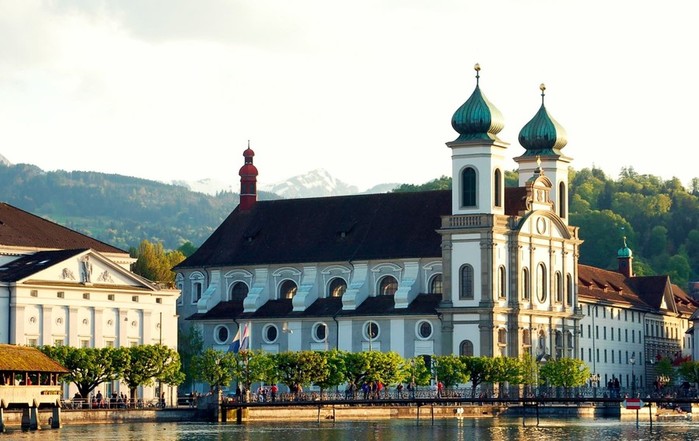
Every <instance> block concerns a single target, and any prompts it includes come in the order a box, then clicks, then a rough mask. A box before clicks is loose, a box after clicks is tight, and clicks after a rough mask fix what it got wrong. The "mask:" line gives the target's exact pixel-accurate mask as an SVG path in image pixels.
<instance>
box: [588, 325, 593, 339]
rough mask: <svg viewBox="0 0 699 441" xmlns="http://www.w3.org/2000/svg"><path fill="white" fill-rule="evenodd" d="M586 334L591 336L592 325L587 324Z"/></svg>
mask: <svg viewBox="0 0 699 441" xmlns="http://www.w3.org/2000/svg"><path fill="white" fill-rule="evenodd" d="M587 335H589V336H590V337H592V325H587Z"/></svg>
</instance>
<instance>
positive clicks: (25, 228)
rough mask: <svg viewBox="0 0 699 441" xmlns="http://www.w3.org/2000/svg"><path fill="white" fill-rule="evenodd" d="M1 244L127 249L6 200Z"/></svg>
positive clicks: (1, 209) (0, 211)
mask: <svg viewBox="0 0 699 441" xmlns="http://www.w3.org/2000/svg"><path fill="white" fill-rule="evenodd" d="M0 246H10V247H28V248H38V249H87V248H91V249H93V250H96V251H99V252H102V253H121V254H124V253H126V251H124V250H120V249H119V248H116V247H113V246H111V245H108V244H106V243H104V242H100V241H99V240H96V239H93V238H91V237H89V236H86V235H84V234H80V233H78V232H77V231H73V230H71V229H69V228H66V227H63V226H61V225H58V224H57V223H54V222H51V221H49V220H46V219H43V218H41V217H39V216H35V215H33V214H31V213H28V212H26V211H24V210H21V209H19V208H17V207H13V206H12V205H10V204H7V203H4V202H0Z"/></svg>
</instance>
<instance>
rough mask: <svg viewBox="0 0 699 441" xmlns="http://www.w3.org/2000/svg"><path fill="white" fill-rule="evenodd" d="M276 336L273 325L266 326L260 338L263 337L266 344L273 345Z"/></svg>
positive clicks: (277, 332) (275, 329) (275, 328)
mask: <svg viewBox="0 0 699 441" xmlns="http://www.w3.org/2000/svg"><path fill="white" fill-rule="evenodd" d="M278 335H279V331H278V330H277V327H276V326H274V325H267V326H265V327H264V329H263V331H262V336H263V337H264V339H265V341H266V342H267V343H274V342H275V341H277V336H278Z"/></svg>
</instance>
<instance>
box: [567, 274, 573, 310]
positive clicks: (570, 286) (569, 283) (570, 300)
mask: <svg viewBox="0 0 699 441" xmlns="http://www.w3.org/2000/svg"><path fill="white" fill-rule="evenodd" d="M566 305H568V306H572V305H573V277H572V276H571V275H570V274H567V275H566Z"/></svg>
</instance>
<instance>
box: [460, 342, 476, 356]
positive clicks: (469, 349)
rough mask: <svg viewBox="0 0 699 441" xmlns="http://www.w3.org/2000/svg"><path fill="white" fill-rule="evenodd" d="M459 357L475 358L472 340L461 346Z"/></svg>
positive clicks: (462, 343)
mask: <svg viewBox="0 0 699 441" xmlns="http://www.w3.org/2000/svg"><path fill="white" fill-rule="evenodd" d="M459 355H460V356H462V357H473V343H471V341H470V340H464V341H462V342H461V344H460V345H459Z"/></svg>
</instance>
